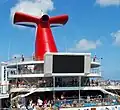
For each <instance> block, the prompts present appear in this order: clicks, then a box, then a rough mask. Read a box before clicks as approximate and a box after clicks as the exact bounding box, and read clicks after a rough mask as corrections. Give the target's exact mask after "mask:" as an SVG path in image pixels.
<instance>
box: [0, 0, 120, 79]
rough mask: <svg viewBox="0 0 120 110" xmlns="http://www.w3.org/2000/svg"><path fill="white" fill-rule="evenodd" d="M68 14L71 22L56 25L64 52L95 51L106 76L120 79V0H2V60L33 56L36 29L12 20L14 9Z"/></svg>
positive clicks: (0, 56)
mask: <svg viewBox="0 0 120 110" xmlns="http://www.w3.org/2000/svg"><path fill="white" fill-rule="evenodd" d="M41 10H43V12H44V13H48V14H49V15H50V16H55V15H60V14H68V15H69V21H68V23H67V24H66V25H65V26H63V27H59V28H53V29H52V30H53V35H54V38H55V41H56V45H57V48H58V50H59V51H60V52H65V51H68V52H91V53H92V56H94V55H95V54H96V55H97V57H98V58H103V59H102V75H103V77H104V78H105V79H116V80H119V79H120V0H0V25H1V26H0V61H6V60H8V59H11V58H12V57H13V56H14V55H16V56H19V55H21V54H23V55H24V56H32V54H33V53H34V42H35V29H31V28H22V27H17V26H15V25H13V24H12V19H13V15H14V12H16V11H21V12H24V13H28V14H31V15H35V16H41Z"/></svg>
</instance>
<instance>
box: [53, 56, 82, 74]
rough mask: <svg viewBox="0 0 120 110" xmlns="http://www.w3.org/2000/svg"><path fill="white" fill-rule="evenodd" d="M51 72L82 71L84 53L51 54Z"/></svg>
mask: <svg viewBox="0 0 120 110" xmlns="http://www.w3.org/2000/svg"><path fill="white" fill-rule="evenodd" d="M52 64H53V65H52V73H84V55H81V56H80V55H79V56H78V55H53V63H52Z"/></svg>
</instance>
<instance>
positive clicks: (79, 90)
mask: <svg viewBox="0 0 120 110" xmlns="http://www.w3.org/2000/svg"><path fill="white" fill-rule="evenodd" d="M80 89H81V76H79V103H80V99H81V96H80Z"/></svg>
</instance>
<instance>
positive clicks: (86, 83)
mask: <svg viewBox="0 0 120 110" xmlns="http://www.w3.org/2000/svg"><path fill="white" fill-rule="evenodd" d="M81 86H90V78H89V77H81Z"/></svg>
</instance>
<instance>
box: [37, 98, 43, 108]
mask: <svg viewBox="0 0 120 110" xmlns="http://www.w3.org/2000/svg"><path fill="white" fill-rule="evenodd" d="M37 105H38V106H39V107H42V105H43V101H42V100H41V99H40V98H38V100H37Z"/></svg>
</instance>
